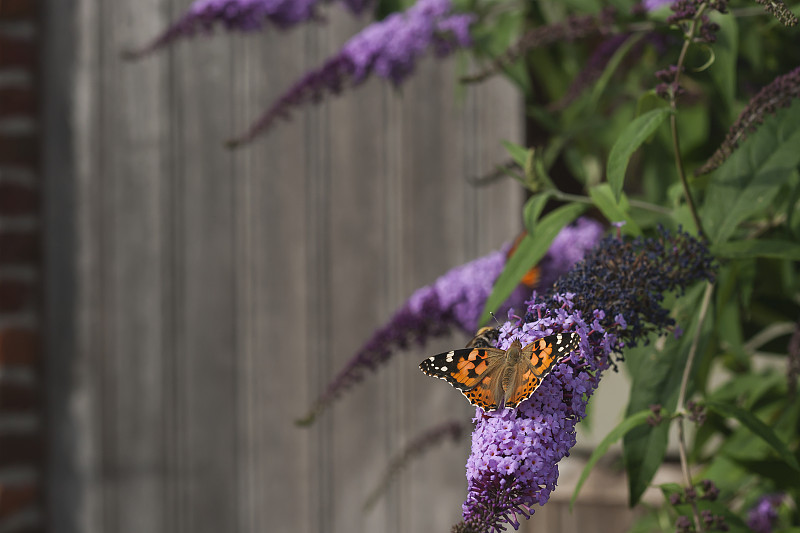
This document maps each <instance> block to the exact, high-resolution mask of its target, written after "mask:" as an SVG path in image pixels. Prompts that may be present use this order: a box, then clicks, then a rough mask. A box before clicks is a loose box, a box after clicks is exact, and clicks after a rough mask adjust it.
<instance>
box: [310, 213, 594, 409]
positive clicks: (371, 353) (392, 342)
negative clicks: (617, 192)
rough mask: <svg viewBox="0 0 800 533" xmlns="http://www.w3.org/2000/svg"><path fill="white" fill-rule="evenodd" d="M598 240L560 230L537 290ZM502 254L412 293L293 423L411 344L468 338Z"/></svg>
mask: <svg viewBox="0 0 800 533" xmlns="http://www.w3.org/2000/svg"><path fill="white" fill-rule="evenodd" d="M602 234H603V228H602V226H601V225H600V224H599V223H598V222H596V221H594V220H591V219H578V220H577V221H576V223H575V224H574V225H572V226H567V227H565V228H563V229H562V230H561V231H560V232H559V234H558V235H557V236H556V238H555V239H554V241H553V244H552V245H551V246H550V249H549V250H548V252H547V254H546V255H545V257H544V258H543V259H542V262H541V265H540V268H539V272H540V273H541V277H540V281H539V283H538V286H539V287H544V286H545V285H543V284H542V280H548V281H547V282H548V283H552V280H554V279H556V278H558V276H560V275H561V274H563V273H564V272H566V271H567V270H569V269H570V268H571V267H572V266H573V265H574V264H575V263H576V262H577V261H579V260H580V259H581V258H582V257H583V256H584V254H586V253H587V252H588V251H589V250H590V249H592V247H594V245H595V244H596V243H597V242H598V241H599V240H600V238H601V237H602ZM508 253H509V246H508V245H507V246H504V247H503V248H501V249H500V250H497V251H495V252H492V253H490V254H489V255H486V256H484V257H481V258H479V259H475V260H474V261H471V262H469V263H467V264H465V265H461V266H459V267H456V268H454V269H452V270H450V271H449V272H447V273H446V274H444V275H443V276H441V277H439V278H438V279H437V280H436V281H434V282H433V283H432V284H431V285H428V286H425V287H422V288H420V289H418V290H417V291H416V292H414V294H412V295H411V297H410V298H409V299H408V300H407V301H406V302H405V303H404V304H403V306H402V307H400V309H398V310H397V311H396V312H395V314H394V316H392V318H391V319H390V320H389V322H388V323H387V324H386V325H384V326H383V327H381V328H380V329H378V330H377V331H375V333H373V335H372V337H371V338H370V339H369V340H368V341H367V342H366V343H365V344H364V346H362V347H361V349H360V350H359V351H358V352H357V353H356V354H355V355H354V356H353V357H352V358H351V359H350V360H349V361H348V362H347V363H346V364H345V366H344V368H342V370H341V371H340V372H339V373H338V374H337V375H336V377H335V378H334V379H333V381H331V382H330V384H329V385H328V387H327V388H326V389H325V391H324V392H323V393H322V394H321V395H320V396H319V398H318V399H317V400H316V401H315V403H314V406H313V407H312V409H311V411H310V412H309V413H308V414H307V415H306V416H305V417H304V418H303V419H302V420H300V421H299V423H301V424H309V423H311V422H312V421H313V420H314V419H315V418H316V416H317V415H318V414H319V413H320V412H321V411H322V410H323V409H324V408H325V407H326V406H327V405H329V404H330V403H331V402H332V401H333V400H334V399H336V398H337V397H338V396H339V395H340V394H341V393H343V392H344V391H345V390H347V389H348V388H350V387H351V386H353V385H355V384H356V383H358V382H360V381H361V380H363V378H364V376H365V375H366V374H367V373H368V372H371V371H374V370H375V369H376V368H377V367H379V366H380V365H382V364H384V363H385V362H387V361H388V360H389V358H390V357H391V356H392V355H393V354H394V353H395V352H396V351H397V350H398V349H404V348H406V347H407V346H409V344H411V343H412V342H416V343H417V344H418V345H420V346H421V345H423V344H424V343H425V342H426V341H427V340H428V339H430V338H433V337H437V336H443V335H446V334H448V333H449V332H450V331H451V329H452V327H454V326H455V327H457V328H458V329H460V330H461V331H463V332H464V333H467V334H471V333H473V332H474V331H475V329H476V328H477V326H478V320H479V318H480V313H481V311H482V310H483V306H484V304H485V303H486V300H487V298H488V297H489V294H490V293H491V292H492V286H493V285H494V281H495V280H496V279H497V276H499V275H500V273H501V272H502V271H503V267H504V266H505V264H506V260H507V256H508ZM529 295H530V289H529V288H527V287H524V286H520V287H518V288H517V289H516V290H515V291H514V292H513V293H512V294H511V296H510V297H509V298H508V299H507V300H506V302H505V304H504V306H503V307H502V308H501V311H503V310H508V309H510V308H517V309H520V308H523V307H524V302H525V300H526V298H528V297H529Z"/></svg>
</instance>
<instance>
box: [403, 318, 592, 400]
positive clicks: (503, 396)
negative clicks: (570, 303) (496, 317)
mask: <svg viewBox="0 0 800 533" xmlns="http://www.w3.org/2000/svg"><path fill="white" fill-rule="evenodd" d="M484 329H493V328H483V329H481V330H480V331H479V332H478V335H477V336H476V337H475V338H474V339H472V341H470V344H471V345H472V347H470V344H468V345H467V348H464V349H460V350H451V351H449V352H444V353H440V354H438V355H433V356H431V357H428V358H427V359H425V360H424V361H422V363H420V365H419V368H420V370H422V371H423V372H424V373H425V374H427V375H429V376H433V377H435V378H439V379H443V380H445V381H447V382H448V383H449V384H450V385H452V386H453V387H455V388H456V389H458V390H459V391H461V394H463V395H464V396H466V398H467V400H469V403H471V404H472V405H477V406H478V407H480V408H482V409H483V410H484V411H494V410H496V409H499V408H500V407H501V406H505V407H510V408H512V409H513V408H514V407H516V406H518V405H519V404H520V403H522V402H523V401H525V400H527V399H528V398H530V397H531V395H532V394H533V392H534V391H535V390H536V389H537V388H538V387H539V385H541V384H542V380H543V379H544V378H545V376H547V374H549V373H550V371H551V370H552V369H553V366H555V364H556V363H557V362H558V361H560V360H561V359H562V358H564V357H566V356H567V355H569V354H570V352H572V351H573V350H576V349H577V348H578V344H579V343H580V340H581V337H580V335H578V334H577V333H557V334H555V335H550V336H549V337H544V338H542V339H539V340H536V341H534V342H532V343H530V344H528V345H527V346H525V347H524V348H523V347H522V343H520V342H519V340H515V341H514V342H513V343H512V344H511V346H509V348H508V350H500V349H498V348H492V347H476V345H475V344H473V343H476V342H483V340H485V339H484V338H485V337H486V333H487V332H485V331H484ZM481 332H483V334H482V333H481ZM479 339H480V340H479Z"/></svg>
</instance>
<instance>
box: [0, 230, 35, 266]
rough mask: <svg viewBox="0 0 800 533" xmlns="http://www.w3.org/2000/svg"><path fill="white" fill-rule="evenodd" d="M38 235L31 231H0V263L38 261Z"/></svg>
mask: <svg viewBox="0 0 800 533" xmlns="http://www.w3.org/2000/svg"><path fill="white" fill-rule="evenodd" d="M39 257H40V250H39V236H38V234H36V233H34V232H32V231H7V232H5V233H0V265H26V264H31V263H38V262H39Z"/></svg>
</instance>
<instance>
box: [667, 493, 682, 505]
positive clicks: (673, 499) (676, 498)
mask: <svg viewBox="0 0 800 533" xmlns="http://www.w3.org/2000/svg"><path fill="white" fill-rule="evenodd" d="M682 501H683V498H681V495H680V494H678V493H677V492H673V493H672V494H670V495H669V503H670V505H672V506H673V507H674V506H676V505H678V504H680V503H681V502H682Z"/></svg>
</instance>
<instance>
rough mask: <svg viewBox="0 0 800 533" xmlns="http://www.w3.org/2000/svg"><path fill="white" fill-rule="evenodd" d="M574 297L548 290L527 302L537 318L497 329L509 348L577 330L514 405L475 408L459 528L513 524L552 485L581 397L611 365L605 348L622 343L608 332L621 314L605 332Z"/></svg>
mask: <svg viewBox="0 0 800 533" xmlns="http://www.w3.org/2000/svg"><path fill="white" fill-rule="evenodd" d="M573 298H574V295H572V294H565V295H555V296H553V297H552V298H551V300H550V302H549V305H546V304H545V303H544V302H543V301H539V302H532V303H531V304H530V306H529V308H528V311H529V312H530V313H533V314H535V315H536V316H537V317H539V318H538V319H537V320H535V321H533V322H527V323H524V324H523V325H522V327H521V328H518V327H517V326H516V325H512V324H511V323H506V324H505V325H504V326H503V327H502V328H501V337H500V341H499V343H498V344H499V347H500V348H508V346H510V344H511V342H512V341H513V339H519V340H520V341H521V342H522V344H523V345H525V344H527V343H530V342H533V341H534V340H536V339H539V338H541V337H544V336H547V335H552V334H553V333H558V332H568V331H570V332H577V333H579V334H580V336H581V344H580V349H579V351H578V352H576V353H573V354H572V356H570V357H569V358H567V359H565V360H563V361H562V362H560V363H559V364H558V365H557V366H556V367H555V369H554V370H553V371H552V372H551V373H550V375H549V376H548V377H547V379H545V380H544V382H543V383H542V385H541V386H540V387H539V388H538V389H537V390H536V392H534V394H533V395H532V396H531V397H530V398H529V399H528V400H526V401H524V402H523V403H521V404H520V405H519V407H518V408H517V409H516V410H513V409H504V410H502V411H500V412H499V414H497V415H488V414H486V413H484V412H483V410H481V409H480V408H478V409H477V410H476V415H475V419H474V422H475V423H476V427H475V431H474V433H473V434H472V454H471V455H470V457H469V460H468V462H467V482H468V493H467V500H466V501H465V502H464V504H463V517H464V524H463V526H462V530H463V531H492V530H500V529H504V528H503V523H508V524H511V525H512V526H513V527H514V529H517V528H518V527H519V525H520V524H519V519H518V516H519V515H521V516H523V517H525V518H528V517H529V516H530V515H531V514H533V509H531V507H532V506H533V505H534V504H539V505H544V504H545V503H546V502H547V500H548V499H549V497H550V493H551V492H552V491H553V490H555V487H556V482H557V481H558V464H557V463H558V461H560V460H561V459H562V458H563V457H565V456H567V455H569V450H570V448H572V446H574V445H575V426H576V424H577V423H578V422H579V421H580V420H581V419H583V418H584V417H585V416H586V403H587V400H588V398H589V397H590V396H591V395H592V393H593V392H594V390H595V389H596V388H597V384H598V382H599V380H600V376H601V375H602V372H603V370H605V369H606V368H608V366H609V354H610V352H611V350H616V349H619V348H620V347H621V343H620V341H619V339H618V337H617V335H616V334H615V333H614V331H615V330H618V329H620V328H624V327H625V322H624V320H623V319H622V317H621V316H620V317H617V320H616V322H615V323H613V324H612V328H610V329H609V330H605V329H604V328H603V327H602V326H601V325H600V321H601V320H602V319H603V318H605V317H604V313H603V312H602V311H600V310H597V311H595V312H594V313H593V316H592V315H589V316H590V319H591V320H590V321H589V322H587V321H586V320H585V319H584V316H583V314H582V313H581V312H580V311H577V310H576V309H575V305H574V303H573Z"/></svg>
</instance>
